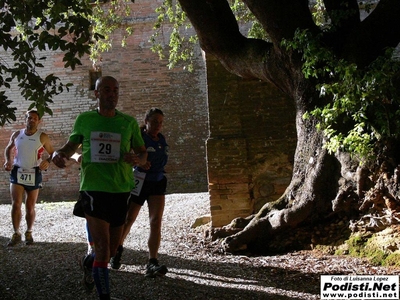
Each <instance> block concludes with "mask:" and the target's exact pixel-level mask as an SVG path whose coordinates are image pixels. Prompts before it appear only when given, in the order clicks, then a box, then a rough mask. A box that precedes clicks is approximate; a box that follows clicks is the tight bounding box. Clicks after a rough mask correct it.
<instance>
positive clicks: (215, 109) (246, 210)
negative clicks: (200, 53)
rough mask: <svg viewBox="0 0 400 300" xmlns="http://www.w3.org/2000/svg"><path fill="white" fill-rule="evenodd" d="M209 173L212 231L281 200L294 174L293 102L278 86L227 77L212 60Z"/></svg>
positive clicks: (209, 74) (209, 65)
mask: <svg viewBox="0 0 400 300" xmlns="http://www.w3.org/2000/svg"><path fill="white" fill-rule="evenodd" d="M206 61H207V82H208V110H209V119H210V135H209V138H208V139H207V168H208V180H209V192H210V210H211V219H212V226H213V227H220V226H223V225H226V224H228V223H230V221H231V220H232V219H234V218H236V217H246V216H249V215H250V214H252V213H254V212H256V211H258V209H259V208H261V207H262V206H263V205H264V204H265V203H266V202H269V201H273V200H276V199H277V198H278V197H279V196H280V195H281V194H282V193H283V192H284V190H285V189H286V187H287V185H288V184H289V182H290V179H291V174H292V164H293V163H292V161H293V154H294V150H295V144H296V131H295V110H294V107H293V104H292V102H290V101H289V100H288V98H286V97H285V96H284V95H283V94H281V93H280V92H279V91H278V90H277V89H276V88H275V87H274V86H272V85H271V84H268V83H263V82H260V81H259V80H245V79H242V78H239V77H237V76H235V75H233V74H230V73H228V72H227V71H226V70H225V69H224V68H223V67H222V66H221V64H220V63H219V62H218V61H217V60H215V59H214V58H213V57H212V56H209V55H207V60H206Z"/></svg>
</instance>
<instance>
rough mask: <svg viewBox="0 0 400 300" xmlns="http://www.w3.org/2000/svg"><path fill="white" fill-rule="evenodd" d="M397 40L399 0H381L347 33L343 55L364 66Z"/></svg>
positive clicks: (398, 38)
mask: <svg viewBox="0 0 400 300" xmlns="http://www.w3.org/2000/svg"><path fill="white" fill-rule="evenodd" d="M399 42H400V1H399V0H381V1H379V3H378V5H377V6H376V8H375V9H374V11H373V12H372V13H371V14H370V15H369V16H368V17H367V18H366V19H365V20H363V21H362V22H361V23H360V24H359V25H358V26H356V27H354V29H353V30H351V31H350V33H349V34H348V35H347V39H346V41H345V44H344V45H345V46H344V49H343V56H344V57H346V58H347V59H348V60H350V61H353V62H356V63H357V64H358V65H360V66H364V65H367V64H369V63H370V62H371V61H373V60H374V59H376V58H377V57H378V56H380V55H382V54H383V53H384V51H385V50H386V49H387V48H388V47H396V46H397V45H398V44H399Z"/></svg>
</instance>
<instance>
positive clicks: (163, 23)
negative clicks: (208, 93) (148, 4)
mask: <svg viewBox="0 0 400 300" xmlns="http://www.w3.org/2000/svg"><path fill="white" fill-rule="evenodd" d="M156 12H157V14H158V18H157V21H156V23H155V24H154V33H153V34H152V36H151V38H150V42H151V43H152V47H151V50H152V51H153V52H155V53H157V54H158V55H159V57H160V59H164V58H165V50H164V47H165V45H164V42H163V37H164V31H168V30H171V31H170V39H169V43H168V47H169V48H168V53H169V55H168V67H169V68H170V69H171V68H174V67H175V66H176V65H177V64H178V63H179V62H184V63H185V68H186V69H187V70H188V71H189V72H192V71H193V58H194V45H195V44H196V43H197V41H198V39H197V36H196V35H194V34H193V35H189V36H188V35H187V34H182V32H185V31H186V32H187V31H188V30H189V29H190V28H191V24H190V23H189V22H188V21H187V18H186V14H185V12H184V11H182V8H181V6H180V5H179V3H178V2H175V1H172V0H165V1H163V3H162V4H161V6H159V7H158V8H157V9H156ZM170 26H172V28H170Z"/></svg>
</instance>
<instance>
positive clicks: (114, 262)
mask: <svg viewBox="0 0 400 300" xmlns="http://www.w3.org/2000/svg"><path fill="white" fill-rule="evenodd" d="M123 251H124V247H123V246H122V245H119V246H118V249H117V253H115V256H114V257H111V259H110V265H111V268H113V269H115V270H118V269H119V268H121V257H122V252H123Z"/></svg>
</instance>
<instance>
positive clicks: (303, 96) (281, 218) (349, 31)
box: [179, 0, 400, 252]
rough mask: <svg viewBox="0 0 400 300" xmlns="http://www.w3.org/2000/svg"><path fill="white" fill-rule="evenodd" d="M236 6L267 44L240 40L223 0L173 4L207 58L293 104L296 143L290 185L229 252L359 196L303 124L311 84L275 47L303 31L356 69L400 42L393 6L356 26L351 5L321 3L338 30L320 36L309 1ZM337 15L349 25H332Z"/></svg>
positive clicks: (344, 163)
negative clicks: (258, 28)
mask: <svg viewBox="0 0 400 300" xmlns="http://www.w3.org/2000/svg"><path fill="white" fill-rule="evenodd" d="M243 2H244V3H245V4H246V5H247V7H248V8H249V9H250V11H251V12H252V13H253V14H254V15H255V17H256V18H257V19H258V21H259V22H260V24H261V25H262V26H263V28H264V29H265V31H266V32H267V33H268V36H269V41H264V40H258V39H251V38H246V37H244V36H243V35H242V34H241V33H240V32H239V26H238V23H237V21H236V20H235V17H234V15H233V12H232V10H231V8H230V6H229V2H228V1H226V0H179V3H180V5H181V6H182V8H183V10H184V11H185V12H186V14H187V16H188V17H189V19H190V22H191V23H192V25H193V26H194V28H195V30H196V33H197V35H198V37H199V41H200V46H201V48H202V49H203V50H204V51H205V52H206V53H210V54H212V55H213V56H215V57H217V59H218V60H219V61H220V62H221V63H222V64H223V66H224V67H225V68H226V69H227V70H228V71H230V72H232V73H234V74H236V75H238V76H241V77H244V78H257V79H260V80H263V81H268V82H271V83H273V84H274V85H275V86H277V87H278V88H279V89H280V90H282V91H283V92H285V93H286V94H288V95H289V96H290V97H291V99H293V101H294V102H295V107H296V113H297V115H296V128H297V139H298V141H297V147H296V153H295V159H294V168H293V176H292V181H291V183H290V185H289V186H288V188H287V190H286V192H285V194H284V195H282V196H281V198H280V199H278V200H277V201H276V202H275V203H274V204H272V205H271V204H267V205H265V206H264V207H263V208H262V209H261V210H260V211H259V212H258V213H257V214H256V215H255V216H254V218H253V219H252V220H251V222H250V223H249V224H248V225H247V226H246V227H245V228H244V230H242V231H240V232H238V233H236V234H234V235H232V236H229V237H228V238H226V239H225V241H224V246H225V248H226V250H227V251H231V252H235V251H237V250H239V249H243V248H245V247H247V246H248V245H250V244H253V245H256V246H257V247H258V248H263V247H265V245H267V244H268V240H269V238H270V237H271V236H272V235H273V234H274V233H277V232H280V231H282V230H287V229H293V228H295V227H296V226H298V225H299V224H302V223H305V222H315V221H318V220H319V219H323V218H324V217H326V216H328V215H330V214H331V213H332V212H333V211H334V210H340V209H344V208H343V206H342V205H339V204H338V203H341V199H344V198H346V195H348V194H352V195H354V194H356V195H358V196H360V195H361V194H362V193H360V191H359V190H358V189H359V188H360V186H361V185H360V180H359V177H358V176H357V174H359V172H357V164H356V163H355V162H354V161H352V160H351V159H350V158H349V155H346V154H343V153H342V154H340V155H339V154H337V155H331V154H329V153H328V152H327V151H326V150H325V149H324V148H323V136H322V134H321V132H318V131H317V129H316V126H315V125H316V121H315V120H314V119H312V118H311V119H309V120H304V119H303V114H304V113H305V112H306V111H310V110H312V109H313V108H314V107H315V106H316V105H318V104H320V103H318V101H320V99H319V97H318V94H316V88H315V85H316V83H317V82H316V81H313V80H310V79H306V78H305V77H304V75H303V73H302V61H301V56H300V55H299V54H298V53H294V52H289V51H287V50H286V49H285V48H284V47H282V46H281V42H282V40H283V39H288V40H290V39H292V38H293V36H294V34H295V31H296V29H299V28H300V29H308V30H309V31H310V32H312V33H314V34H322V36H323V38H322V40H323V43H324V45H325V46H326V47H328V48H330V49H332V50H333V51H334V53H335V54H336V55H337V56H338V57H340V58H344V59H347V60H348V61H350V62H354V63H356V64H357V65H359V66H360V67H362V66H366V65H368V64H369V63H370V62H371V61H373V60H374V59H375V58H377V57H378V56H379V55H382V54H383V53H384V51H385V49H386V48H387V47H395V46H397V45H398V44H399V42H400V17H399V16H400V1H399V0H381V1H378V3H377V5H376V7H375V8H374V10H373V12H372V13H370V14H369V15H368V16H367V17H366V18H365V19H363V20H361V19H360V11H359V6H358V3H357V1H356V0H344V1H336V0H325V1H324V3H325V7H326V10H327V13H328V14H329V15H330V18H331V20H332V22H337V23H338V24H337V30H336V31H334V32H330V33H325V32H322V31H321V29H320V28H319V27H318V26H317V25H316V24H315V23H314V21H313V18H312V12H311V10H310V7H309V1H308V0H243ZM338 12H343V13H346V14H347V15H348V18H346V19H345V20H341V21H340V22H338V20H336V16H337V15H338ZM349 12H350V13H349ZM265 101H268V99H266V100H265ZM344 194H345V195H344ZM356 201H360V199H357V200H356ZM342 202H343V201H342Z"/></svg>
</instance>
